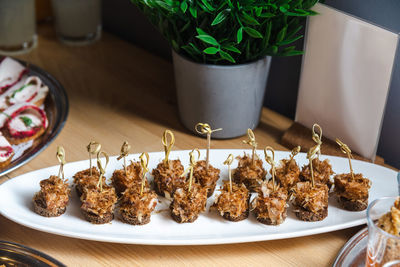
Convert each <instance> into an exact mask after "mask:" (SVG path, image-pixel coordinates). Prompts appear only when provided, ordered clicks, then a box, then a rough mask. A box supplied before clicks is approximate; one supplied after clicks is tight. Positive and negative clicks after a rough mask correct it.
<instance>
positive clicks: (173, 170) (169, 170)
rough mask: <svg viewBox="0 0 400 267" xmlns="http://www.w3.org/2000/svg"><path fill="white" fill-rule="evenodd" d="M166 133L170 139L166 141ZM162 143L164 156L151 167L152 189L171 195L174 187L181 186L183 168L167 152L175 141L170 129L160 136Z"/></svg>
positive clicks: (183, 182)
mask: <svg viewBox="0 0 400 267" xmlns="http://www.w3.org/2000/svg"><path fill="white" fill-rule="evenodd" d="M168 135H169V136H170V141H169V142H168ZM161 141H162V144H163V145H164V150H165V158H164V160H163V161H162V162H160V163H159V164H158V165H157V168H155V169H153V172H152V174H153V176H154V189H155V191H156V193H157V194H158V195H160V196H163V197H165V196H166V197H167V198H169V197H172V196H173V195H174V192H175V190H176V189H178V188H180V187H183V186H184V185H185V182H186V178H185V177H183V176H182V174H183V171H184V168H183V165H182V163H181V161H180V160H179V159H175V160H170V159H169V154H170V152H171V149H172V146H173V145H174V143H175V137H174V134H173V133H172V132H171V131H170V130H165V131H164V134H163V137H162V140H161Z"/></svg>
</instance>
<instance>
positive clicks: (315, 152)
mask: <svg viewBox="0 0 400 267" xmlns="http://www.w3.org/2000/svg"><path fill="white" fill-rule="evenodd" d="M316 128H317V129H318V130H319V135H318V134H317V133H316V132H315V129H316ZM312 139H313V140H314V142H315V143H317V144H316V145H315V146H313V147H311V148H310V150H309V151H308V153H307V159H308V161H309V162H310V172H311V183H312V187H314V186H315V182H314V171H313V166H312V161H313V159H315V158H317V157H318V158H319V155H321V145H322V141H321V140H322V129H321V126H319V125H318V124H316V123H315V124H314V125H313V127H312Z"/></svg>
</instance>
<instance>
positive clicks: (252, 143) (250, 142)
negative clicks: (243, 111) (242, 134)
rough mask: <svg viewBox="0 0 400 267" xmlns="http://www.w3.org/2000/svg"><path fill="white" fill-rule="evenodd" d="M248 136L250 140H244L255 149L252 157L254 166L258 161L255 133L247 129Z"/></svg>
mask: <svg viewBox="0 0 400 267" xmlns="http://www.w3.org/2000/svg"><path fill="white" fill-rule="evenodd" d="M247 136H248V137H249V140H243V143H245V144H248V145H250V146H252V147H253V151H252V156H251V164H252V165H253V166H254V164H255V160H256V149H257V145H258V144H257V142H256V137H255V136H254V133H253V131H252V130H251V129H250V128H249V129H247Z"/></svg>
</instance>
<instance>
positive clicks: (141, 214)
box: [119, 153, 157, 225]
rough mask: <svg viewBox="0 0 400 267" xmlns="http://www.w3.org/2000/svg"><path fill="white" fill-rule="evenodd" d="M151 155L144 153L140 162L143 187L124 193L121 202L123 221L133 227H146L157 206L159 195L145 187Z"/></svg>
mask: <svg viewBox="0 0 400 267" xmlns="http://www.w3.org/2000/svg"><path fill="white" fill-rule="evenodd" d="M148 160H149V154H147V153H143V154H142V155H141V156H140V162H141V166H142V169H143V179H142V182H141V187H140V188H139V187H137V186H132V187H129V188H128V189H126V190H125V191H124V193H123V194H122V197H121V202H120V207H119V210H120V213H121V217H122V221H123V222H126V223H129V224H133V225H144V224H147V223H149V222H150V217H151V213H152V212H153V211H154V209H155V208H156V206H157V194H156V193H155V192H154V191H151V190H149V188H148V187H145V186H144V184H145V180H146V173H147V172H148Z"/></svg>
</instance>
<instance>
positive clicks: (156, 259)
mask: <svg viewBox="0 0 400 267" xmlns="http://www.w3.org/2000/svg"><path fill="white" fill-rule="evenodd" d="M38 33H39V45H38V48H36V49H35V50H34V51H33V52H31V53H30V54H27V55H23V56H19V57H18V58H20V59H23V60H26V61H29V62H31V63H33V64H36V65H38V66H39V67H41V68H43V69H44V70H46V71H48V72H49V73H51V74H52V75H54V76H55V77H56V79H58V80H59V81H60V82H61V83H62V84H63V85H64V87H65V88H66V90H67V92H68V96H69V100H70V114H69V118H68V121H67V123H66V125H65V128H64V129H63V131H62V132H61V133H60V135H59V136H58V137H57V138H56V140H55V141H54V142H53V144H51V145H50V146H49V147H48V148H47V149H46V150H45V151H44V152H43V153H41V154H40V155H39V156H38V157H36V158H35V159H34V160H32V161H31V162H29V163H28V164H27V165H25V166H23V167H22V168H20V169H18V170H16V171H14V172H12V173H11V174H9V175H8V176H6V177H3V178H1V181H4V180H7V179H12V177H15V176H18V175H20V174H22V173H26V172H29V171H32V170H36V169H40V168H43V167H48V166H52V165H56V164H57V160H56V158H55V151H56V147H57V145H63V146H64V147H65V150H66V159H67V161H70V162H71V161H77V160H83V159H86V158H87V155H86V150H85V146H86V145H87V143H88V142H89V141H90V140H93V139H95V140H97V141H99V142H101V143H102V145H103V148H104V150H106V151H107V152H109V154H110V155H116V154H118V153H119V150H120V146H121V144H122V142H123V141H125V140H127V141H129V143H130V144H131V145H132V152H134V153H140V152H143V151H148V152H151V151H161V150H162V146H161V134H162V132H163V131H164V130H165V129H166V128H168V129H171V130H173V131H174V133H175V138H176V143H175V149H192V148H193V147H204V145H205V139H203V138H201V137H197V136H194V135H192V134H191V133H190V132H189V131H187V130H186V129H184V128H183V126H182V125H181V124H180V122H179V118H178V111H177V106H176V101H175V93H174V81H173V70H172V65H171V64H170V63H169V62H167V61H165V60H163V59H160V58H158V57H156V56H154V55H151V54H149V53H148V52H145V51H144V50H142V49H139V48H137V47H135V46H133V45H132V44H129V43H127V42H124V41H122V40H120V39H118V38H116V37H114V36H112V35H110V34H107V33H104V35H103V38H102V40H101V41H99V42H97V43H96V44H94V45H91V46H86V47H69V46H64V45H62V44H60V43H59V42H58V41H57V39H56V37H55V33H54V30H53V27H52V26H51V25H47V24H42V25H40V26H39V27H38ZM291 124H292V121H291V120H289V119H287V118H285V117H283V116H281V115H279V114H276V113H274V112H272V111H270V110H268V109H264V110H263V112H262V118H261V122H260V125H259V126H258V127H257V129H256V130H255V131H254V132H255V135H256V137H257V141H258V143H259V146H260V147H264V146H266V145H270V146H272V147H274V148H275V149H277V150H285V148H284V147H283V146H281V145H279V143H278V142H279V140H280V138H281V135H282V134H283V132H284V131H285V130H287V129H288V128H289V127H290V125H291ZM242 139H243V138H236V139H231V140H215V141H213V143H212V146H213V147H214V148H245V147H246V146H245V145H243V144H242V142H241V140H242ZM45 178H47V177H43V179H45ZM360 229H361V227H355V228H351V229H347V230H342V231H336V232H331V233H326V234H319V235H314V236H308V237H301V238H293V239H286V240H276V241H267V242H256V243H245V244H231V245H215V246H177V247H175V246H143V245H124V244H112V243H102V242H94V241H86V240H78V239H73V238H67V237H62V236H57V235H53V234H48V233H44V232H39V231H36V230H32V229H29V228H26V227H24V226H21V225H19V224H16V223H14V222H12V221H9V220H8V219H6V218H4V217H3V216H0V240H8V241H13V242H17V243H21V244H24V245H27V246H30V247H32V248H35V249H37V250H40V251H43V252H44V253H47V254H49V255H50V256H52V257H54V258H56V259H58V260H59V261H61V262H63V263H65V264H66V265H68V266H96V265H98V266H182V265H185V266H189V265H190V266H192V265H193V266H218V265H225V266H248V265H252V266H329V265H331V264H332V262H333V260H334V259H335V257H336V255H337V253H338V252H339V250H340V248H341V247H342V246H343V245H344V243H345V242H346V241H347V240H348V239H349V238H350V237H351V236H352V235H354V234H355V233H356V232H357V231H358V230H360ZM132 231H134V227H132Z"/></svg>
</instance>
